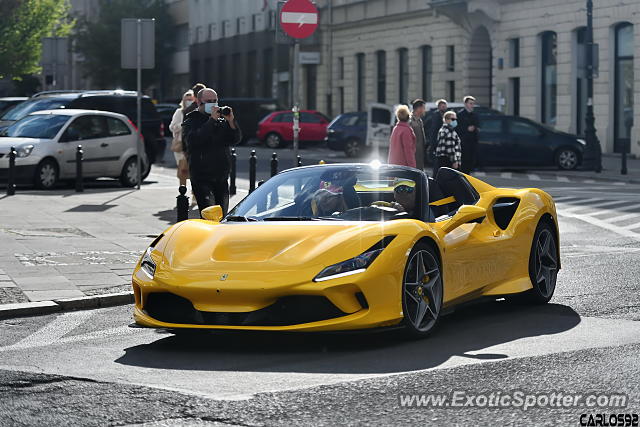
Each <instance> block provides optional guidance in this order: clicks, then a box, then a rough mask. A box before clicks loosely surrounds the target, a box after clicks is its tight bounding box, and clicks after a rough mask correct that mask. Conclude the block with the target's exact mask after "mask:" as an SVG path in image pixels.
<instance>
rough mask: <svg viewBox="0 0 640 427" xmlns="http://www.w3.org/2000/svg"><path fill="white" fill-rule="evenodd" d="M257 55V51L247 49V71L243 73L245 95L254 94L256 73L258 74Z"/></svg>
mask: <svg viewBox="0 0 640 427" xmlns="http://www.w3.org/2000/svg"><path fill="white" fill-rule="evenodd" d="M257 55H258V53H257V52H256V51H255V50H252V51H249V53H248V54H247V71H246V73H247V74H245V78H246V81H247V96H249V97H251V98H253V97H254V96H255V93H256V92H255V88H256V83H257V81H256V80H257V79H256V78H255V77H256V74H258V68H257V67H258V64H257V62H258V61H257Z"/></svg>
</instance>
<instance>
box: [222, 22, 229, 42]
mask: <svg viewBox="0 0 640 427" xmlns="http://www.w3.org/2000/svg"><path fill="white" fill-rule="evenodd" d="M221 27H222V28H221V30H222V34H221V36H222V38H225V37H229V21H222V26H221Z"/></svg>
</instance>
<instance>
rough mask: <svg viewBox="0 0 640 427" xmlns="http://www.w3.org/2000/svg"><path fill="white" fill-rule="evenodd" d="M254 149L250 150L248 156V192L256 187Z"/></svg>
mask: <svg viewBox="0 0 640 427" xmlns="http://www.w3.org/2000/svg"><path fill="white" fill-rule="evenodd" d="M257 161H258V159H256V150H251V157H249V193H252V192H253V190H255V189H256V162H257Z"/></svg>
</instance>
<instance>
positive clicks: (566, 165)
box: [558, 150, 578, 170]
mask: <svg viewBox="0 0 640 427" xmlns="http://www.w3.org/2000/svg"><path fill="white" fill-rule="evenodd" d="M558 165H559V166H560V167H561V168H562V169H566V170H570V169H574V168H575V167H576V166H577V165H578V155H577V154H576V153H575V151H573V150H562V151H561V152H560V154H559V155H558Z"/></svg>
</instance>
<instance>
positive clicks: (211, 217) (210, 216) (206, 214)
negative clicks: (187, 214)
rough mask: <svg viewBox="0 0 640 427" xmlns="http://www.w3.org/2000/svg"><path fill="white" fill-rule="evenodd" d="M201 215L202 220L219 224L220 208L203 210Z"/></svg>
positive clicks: (216, 206)
mask: <svg viewBox="0 0 640 427" xmlns="http://www.w3.org/2000/svg"><path fill="white" fill-rule="evenodd" d="M201 214H202V218H204V219H206V220H207V221H213V222H220V221H221V220H222V217H223V215H222V206H220V205H215V206H209V207H208V208H204V209H203V210H202V213H201Z"/></svg>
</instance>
